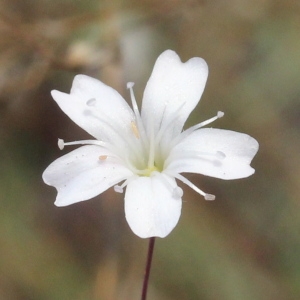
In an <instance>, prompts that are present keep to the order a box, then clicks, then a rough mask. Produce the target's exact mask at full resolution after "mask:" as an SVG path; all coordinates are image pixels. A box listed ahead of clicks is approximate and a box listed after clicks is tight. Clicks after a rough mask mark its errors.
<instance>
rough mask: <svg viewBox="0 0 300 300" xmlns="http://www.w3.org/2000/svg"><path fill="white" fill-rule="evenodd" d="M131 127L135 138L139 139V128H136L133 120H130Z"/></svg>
mask: <svg viewBox="0 0 300 300" xmlns="http://www.w3.org/2000/svg"><path fill="white" fill-rule="evenodd" d="M131 129H132V131H133V133H134V135H135V137H136V138H137V139H139V138H140V134H139V130H138V128H137V127H136V124H135V122H134V121H131Z"/></svg>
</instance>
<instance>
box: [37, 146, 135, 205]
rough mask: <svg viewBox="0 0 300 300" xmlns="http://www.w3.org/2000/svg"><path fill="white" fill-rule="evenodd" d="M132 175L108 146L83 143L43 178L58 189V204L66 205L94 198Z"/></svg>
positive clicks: (60, 160)
mask: <svg viewBox="0 0 300 300" xmlns="http://www.w3.org/2000/svg"><path fill="white" fill-rule="evenodd" d="M130 176H132V173H131V171H129V170H128V169H127V168H126V167H124V166H123V165H122V164H121V163H120V161H119V160H118V159H117V158H116V157H114V156H113V155H112V154H111V153H110V152H108V151H107V150H106V149H103V148H101V147H99V146H83V147H80V148H78V149H76V150H74V151H72V152H70V153H68V154H66V155H64V156H62V157H60V158H58V159H57V160H55V161H54V162H53V163H52V164H51V165H50V166H48V168H47V169H46V170H45V171H44V173H43V180H44V181H45V183H46V184H48V185H51V186H54V187H55V188H56V189H57V192H58V194H57V198H56V202H55V205H57V206H66V205H70V204H73V203H76V202H80V201H84V200H88V199H91V198H93V197H95V196H97V195H99V194H100V193H102V192H104V191H105V190H107V189H108V188H110V187H111V186H113V185H115V184H117V183H118V182H120V181H122V180H124V179H126V178H128V177H130Z"/></svg>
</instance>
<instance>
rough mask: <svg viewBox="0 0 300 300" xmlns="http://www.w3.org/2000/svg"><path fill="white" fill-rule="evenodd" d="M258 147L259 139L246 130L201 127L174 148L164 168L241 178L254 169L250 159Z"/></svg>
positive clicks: (172, 170)
mask: <svg viewBox="0 0 300 300" xmlns="http://www.w3.org/2000/svg"><path fill="white" fill-rule="evenodd" d="M258 147H259V145H258V142H257V141H256V140H255V139H254V138H252V137H250V136H249V135H247V134H243V133H239V132H235V131H230V130H222V129H212V128H205V129H200V130H197V131H194V132H193V133H191V134H190V135H189V136H188V137H187V138H185V139H184V140H183V141H182V142H180V143H179V144H178V145H176V146H175V147H174V148H173V150H172V151H171V153H170V156H169V158H168V159H167V162H166V165H165V168H166V169H167V170H169V171H171V172H175V173H182V172H189V173H198V174H203V175H207V176H211V177H216V178H221V179H237V178H244V177H248V176H250V175H252V174H253V173H254V169H253V168H251V167H250V163H251V160H252V159H253V157H254V155H255V154H256V152H257V151H258Z"/></svg>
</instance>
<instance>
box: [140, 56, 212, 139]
mask: <svg viewBox="0 0 300 300" xmlns="http://www.w3.org/2000/svg"><path fill="white" fill-rule="evenodd" d="M207 75H208V67H207V64H206V62H205V61H204V60H203V59H202V58H199V57H194V58H192V59H190V60H188V61H187V62H186V63H182V62H181V60H180V58H179V56H178V55H177V54H176V53H175V52H174V51H171V50H167V51H165V52H163V53H162V54H161V55H160V56H159V57H158V59H157V61H156V63H155V65H154V69H153V72H152V74H151V77H150V79H149V81H148V83H147V86H146V89H145V92H144V97H143V104H142V118H143V120H144V122H145V125H146V128H147V131H148V132H150V128H149V127H151V126H153V128H154V130H153V132H154V134H156V133H157V131H158V129H159V127H160V126H163V125H166V124H168V123H169V121H170V120H171V119H173V120H174V121H175V123H174V124H173V125H172V126H170V128H169V132H170V133H168V134H167V135H168V136H170V134H171V136H175V135H177V134H178V133H179V132H181V130H182V127H183V125H184V123H185V121H186V119H187V118H188V116H189V114H190V113H191V111H192V110H193V109H194V108H195V106H196V105H197V103H198V102H199V100H200V97H201V95H202V93H203V90H204V87H205V83H206V80H207Z"/></svg>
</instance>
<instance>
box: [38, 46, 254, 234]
mask: <svg viewBox="0 0 300 300" xmlns="http://www.w3.org/2000/svg"><path fill="white" fill-rule="evenodd" d="M207 75H208V67H207V64H206V62H205V61H204V60H203V59H201V58H198V57H195V58H192V59H190V60H189V61H187V62H186V63H182V62H181V61H180V58H179V57H178V56H177V54H176V53H175V52H174V51H171V50H167V51H165V52H163V53H162V54H161V55H160V56H159V57H158V59H157V61H156V63H155V66H154V69H153V72H152V75H151V77H150V79H149V81H148V83H147V86H146V89H145V91H144V96H143V102H142V109H141V114H140V113H139V110H138V106H137V104H136V100H135V98H134V94H133V90H132V87H133V83H128V88H129V90H130V94H131V101H132V107H133V109H131V108H130V106H129V105H128V104H127V102H126V101H125V100H124V99H123V98H122V96H121V95H120V94H119V93H118V92H116V91H115V90H114V89H112V88H110V87H108V86H107V85H105V84H104V83H102V82H101V81H98V80H96V79H94V78H91V77H88V76H85V75H77V76H76V77H75V79H74V81H73V85H72V89H71V92H70V94H65V93H62V92H59V91H52V96H53V98H54V100H55V101H56V102H57V104H58V105H59V107H60V108H61V109H62V110H63V111H64V112H65V113H66V114H67V115H68V116H69V117H70V118H71V119H72V120H73V121H74V122H75V123H76V124H77V125H78V126H80V127H82V128H83V129H84V130H85V131H87V132H88V133H89V134H90V135H92V136H93V137H94V138H96V140H85V141H76V142H69V143H65V142H64V141H63V140H61V139H60V140H59V141H58V145H59V147H60V149H63V148H64V146H65V145H78V144H82V145H85V146H82V147H80V148H78V149H76V150H74V151H72V152H70V153H68V154H66V155H64V156H62V157H60V158H58V159H57V160H56V161H54V162H53V163H52V164H51V165H50V166H49V167H48V168H47V169H46V170H45V172H44V173H43V179H44V181H45V183H47V184H49V185H52V186H54V187H55V188H56V189H57V192H58V194H57V198H56V202H55V204H56V205H57V206H66V205H69V204H73V203H76V202H79V201H84V200H88V199H91V198H93V197H95V196H97V195H99V194H101V193H102V192H104V191H105V190H107V189H108V188H110V187H112V186H114V189H115V191H116V192H123V189H124V188H125V187H126V194H125V215H126V219H127V221H128V224H129V226H130V227H131V229H132V231H133V232H134V233H135V234H136V235H138V236H140V237H142V238H147V237H153V236H158V237H165V236H167V235H168V234H169V233H170V232H171V231H172V229H173V228H174V227H175V226H176V224H177V222H178V220H179V217H180V213H181V204H182V200H181V197H182V195H183V191H182V189H181V188H180V187H178V186H177V182H176V179H178V180H180V181H182V182H183V183H185V184H187V185H188V186H190V187H191V188H192V189H194V190H195V191H196V192H198V193H199V194H201V195H202V196H204V198H205V199H206V200H214V198H215V196H213V195H211V194H207V193H204V192H203V191H201V190H200V189H199V188H198V187H196V186H195V185H194V184H192V183H191V182H190V181H189V180H188V179H186V178H185V177H183V176H182V175H181V173H185V172H192V173H198V174H203V175H207V176H211V177H216V178H221V179H237V178H243V177H248V176H250V175H251V174H253V173H254V169H253V168H251V167H250V162H251V160H252V158H253V157H254V155H255V154H256V152H257V150H258V143H257V141H256V140H255V139H253V138H252V137H250V136H248V135H246V134H243V133H238V132H234V131H229V130H221V129H212V128H207V129H200V128H201V127H203V126H205V125H208V124H209V123H211V122H213V121H214V120H216V119H218V118H220V117H222V116H223V113H222V112H218V113H217V115H216V116H215V117H213V118H211V119H209V120H207V121H205V122H202V123H199V124H197V125H195V126H193V127H191V128H189V129H187V130H185V131H182V129H183V125H184V123H185V121H186V120H187V118H188V116H189V115H190V113H191V111H192V110H193V109H194V108H195V106H196V105H197V103H198V102H199V100H200V97H201V95H202V93H203V90H204V87H205V83H206V79H207ZM120 182H123V183H122V184H121V185H117V184H118V183H120Z"/></svg>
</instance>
